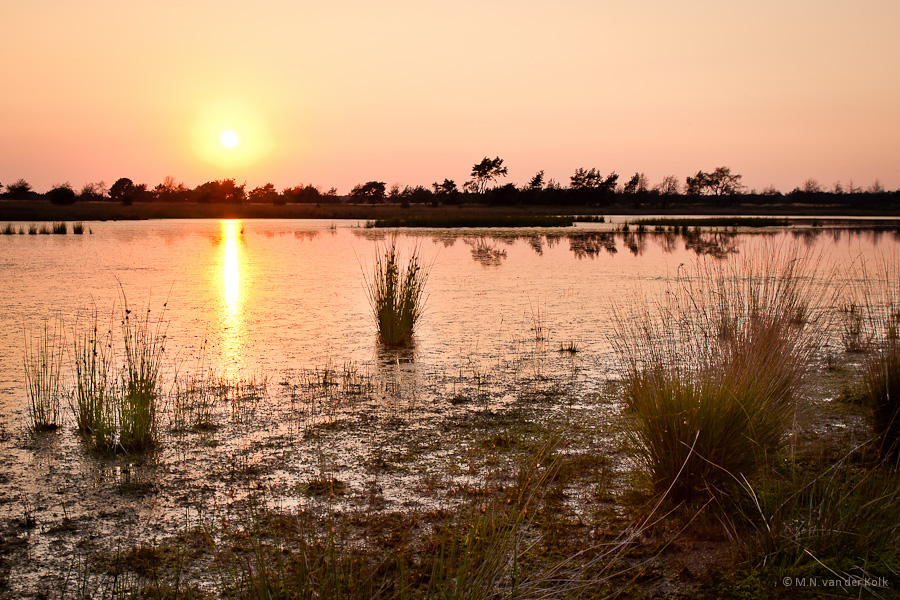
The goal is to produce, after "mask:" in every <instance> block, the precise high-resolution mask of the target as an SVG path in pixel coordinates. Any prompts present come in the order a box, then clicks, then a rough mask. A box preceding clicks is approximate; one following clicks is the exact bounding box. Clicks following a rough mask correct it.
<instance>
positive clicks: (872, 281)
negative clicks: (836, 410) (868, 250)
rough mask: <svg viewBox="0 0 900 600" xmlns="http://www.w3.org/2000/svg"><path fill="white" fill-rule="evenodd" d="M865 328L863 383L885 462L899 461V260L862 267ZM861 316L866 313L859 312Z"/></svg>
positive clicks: (859, 277) (859, 269) (859, 275)
mask: <svg viewBox="0 0 900 600" xmlns="http://www.w3.org/2000/svg"><path fill="white" fill-rule="evenodd" d="M854 279H855V280H856V281H859V282H861V286H862V290H861V291H862V294H863V296H862V304H863V305H864V306H865V311H864V312H865V326H864V328H865V329H866V330H867V331H868V335H869V339H870V340H871V343H870V345H869V350H870V352H869V354H868V355H867V356H866V363H865V365H866V366H865V372H864V376H863V382H864V385H865V393H866V396H867V399H868V401H869V404H870V405H871V407H872V423H873V427H874V429H875V434H876V436H877V438H878V442H879V450H880V453H881V456H882V457H883V458H886V459H889V460H891V461H892V462H896V461H897V460H898V459H900V257H893V258H885V257H882V258H881V259H880V260H879V261H878V262H877V263H876V265H875V266H874V268H872V269H868V268H867V267H866V265H865V264H861V265H860V266H859V268H858V271H857V273H856V274H855V277H854ZM860 312H863V310H862V309H860Z"/></svg>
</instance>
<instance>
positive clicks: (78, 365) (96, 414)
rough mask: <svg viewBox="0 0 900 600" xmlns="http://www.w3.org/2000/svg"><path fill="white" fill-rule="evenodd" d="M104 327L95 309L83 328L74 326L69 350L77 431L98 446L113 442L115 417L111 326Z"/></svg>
mask: <svg viewBox="0 0 900 600" xmlns="http://www.w3.org/2000/svg"><path fill="white" fill-rule="evenodd" d="M105 329H106V331H105V332H104V331H103V330H102V329H101V328H100V326H99V315H98V313H97V311H96V310H94V313H93V322H92V323H91V325H90V327H89V329H88V330H87V331H79V329H78V327H77V326H76V328H75V338H74V339H75V341H74V344H73V353H72V354H73V356H72V360H73V363H74V375H75V385H74V390H73V393H72V396H71V400H70V407H71V409H72V413H73V414H74V416H75V424H76V426H77V428H78V432H79V433H81V434H82V435H84V436H86V437H91V438H93V440H94V444H95V445H97V446H98V447H102V448H105V447H109V446H111V445H112V443H113V433H114V429H115V419H114V415H112V414H111V410H112V405H113V404H112V403H113V401H114V398H115V397H116V392H117V390H116V381H115V374H114V371H113V361H114V358H115V351H114V349H113V344H112V342H113V340H112V327H111V326H110V327H107V328H105Z"/></svg>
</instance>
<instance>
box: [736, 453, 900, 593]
mask: <svg viewBox="0 0 900 600" xmlns="http://www.w3.org/2000/svg"><path fill="white" fill-rule="evenodd" d="M849 458H850V455H849V454H848V455H847V456H845V457H844V458H843V459H842V460H840V461H838V462H836V463H834V464H832V465H830V466H829V467H828V468H827V469H825V470H824V471H821V472H814V473H812V474H810V473H805V472H796V471H795V472H793V473H791V474H790V475H789V476H788V477H787V478H785V479H783V480H780V481H777V480H767V481H765V482H763V483H762V484H761V485H758V486H757V488H758V489H756V490H754V489H753V488H752V487H751V486H750V484H749V483H747V482H744V484H743V487H744V489H745V490H746V491H747V492H748V494H747V495H746V496H745V497H744V498H745V499H749V500H750V502H749V504H748V505H747V506H748V508H747V509H746V510H744V509H739V511H740V512H743V513H744V514H745V516H748V517H749V518H750V519H751V521H752V522H754V523H755V525H756V529H757V532H758V535H756V536H753V537H752V538H750V539H749V544H748V550H749V551H750V558H751V561H752V562H754V563H757V564H762V565H768V566H769V567H771V568H774V569H775V570H776V571H777V573H775V574H773V577H775V575H776V574H777V575H779V576H778V578H777V580H780V579H781V577H780V575H791V576H803V574H804V573H805V574H807V575H817V576H819V577H824V576H825V575H826V574H828V573H830V574H832V575H833V574H838V575H839V576H840V578H846V577H864V576H865V575H867V574H868V575H869V579H874V578H876V577H878V576H882V577H884V576H887V577H890V576H891V574H892V573H895V572H896V571H895V570H896V568H897V566H898V565H897V557H898V556H900V521H898V520H897V518H896V515H897V514H898V512H900V477H898V474H897V473H896V472H895V471H893V470H891V469H884V468H879V467H877V466H875V467H873V466H868V465H860V464H857V463H856V461H851V460H849ZM829 578H830V577H829ZM857 587H858V586H857ZM854 591H855V590H854Z"/></svg>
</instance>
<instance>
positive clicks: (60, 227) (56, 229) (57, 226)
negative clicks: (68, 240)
mask: <svg viewBox="0 0 900 600" xmlns="http://www.w3.org/2000/svg"><path fill="white" fill-rule="evenodd" d="M68 232H69V228H68V226H67V225H66V223H65V221H54V223H53V233H55V234H57V235H65V234H67V233H68Z"/></svg>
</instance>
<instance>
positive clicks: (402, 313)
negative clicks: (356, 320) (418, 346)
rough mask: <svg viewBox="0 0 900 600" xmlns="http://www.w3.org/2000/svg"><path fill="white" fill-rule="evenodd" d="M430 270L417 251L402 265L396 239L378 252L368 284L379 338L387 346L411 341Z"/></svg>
mask: <svg viewBox="0 0 900 600" xmlns="http://www.w3.org/2000/svg"><path fill="white" fill-rule="evenodd" d="M427 279H428V269H427V268H425V267H424V266H423V265H422V264H421V260H420V258H419V253H418V249H415V250H413V252H412V254H410V257H409V260H408V261H407V262H406V265H405V267H402V266H401V264H400V256H399V254H398V252H397V247H396V240H391V242H390V245H385V246H384V247H383V248H379V249H378V250H377V255H376V257H375V271H374V273H373V275H372V278H371V281H368V280H367V281H366V292H367V294H368V296H369V303H370V304H371V306H372V312H373V316H374V317H375V323H376V324H377V326H378V337H379V339H380V340H381V341H382V343H384V344H385V345H386V346H404V345H406V344H409V343H410V342H411V341H412V336H413V333H414V331H415V327H416V324H417V323H418V321H419V319H420V318H421V317H422V311H423V309H424V305H425V282H426V281H427Z"/></svg>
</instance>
